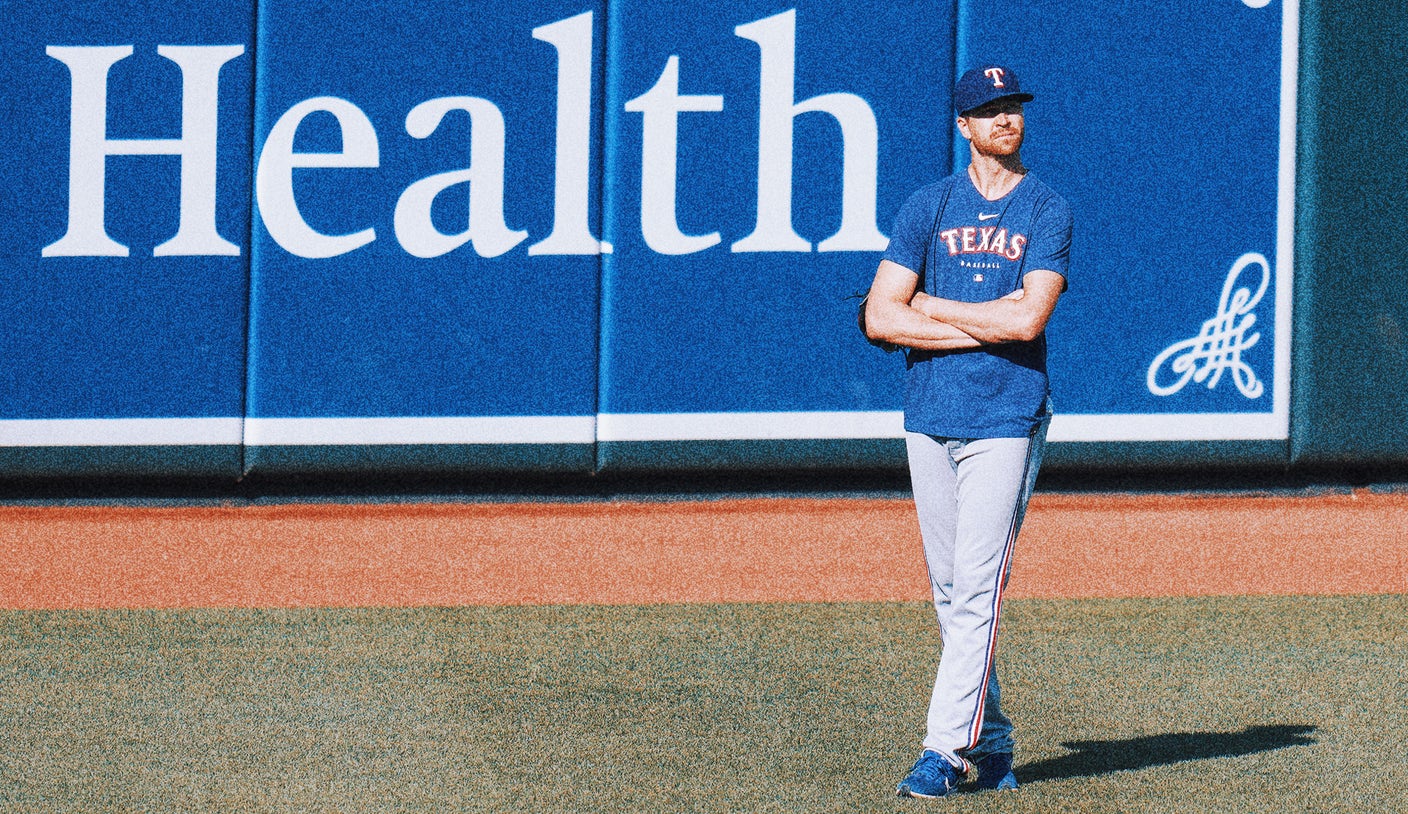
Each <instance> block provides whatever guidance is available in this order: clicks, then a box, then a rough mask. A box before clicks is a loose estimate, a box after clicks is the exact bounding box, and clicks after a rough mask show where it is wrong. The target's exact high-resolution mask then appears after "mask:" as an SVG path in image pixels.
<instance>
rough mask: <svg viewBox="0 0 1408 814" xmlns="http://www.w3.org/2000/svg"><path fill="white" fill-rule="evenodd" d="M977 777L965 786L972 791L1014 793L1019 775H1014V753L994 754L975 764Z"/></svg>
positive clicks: (985, 756)
mask: <svg viewBox="0 0 1408 814" xmlns="http://www.w3.org/2000/svg"><path fill="white" fill-rule="evenodd" d="M973 769H974V772H973V774H975V775H976V777H973V778H972V781H971V782H970V783H969V784H967V785H966V786H965V790H971V791H1012V790H1014V789H1016V788H1017V775H1015V774H1013V773H1012V753H1011V752H993V753H992V754H990V755H983V756H982V757H980V758H978V759H977V760H976V761H974V763H973Z"/></svg>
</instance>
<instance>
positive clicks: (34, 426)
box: [0, 418, 244, 447]
mask: <svg viewBox="0 0 1408 814" xmlns="http://www.w3.org/2000/svg"><path fill="white" fill-rule="evenodd" d="M243 424H244V421H243V420H242V419H239V418H57V419H48V418H44V419H9V420H3V421H0V447H136V446H223V445H229V446H238V445H239V444H240V443H241V440H242V438H243V431H242V425H243Z"/></svg>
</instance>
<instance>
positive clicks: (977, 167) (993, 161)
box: [968, 151, 1027, 201]
mask: <svg viewBox="0 0 1408 814" xmlns="http://www.w3.org/2000/svg"><path fill="white" fill-rule="evenodd" d="M1026 174H1027V168H1026V167H1024V166H1022V156H1021V154H1019V153H1014V154H1013V155H1002V156H994V155H985V154H983V153H979V152H977V151H974V152H973V160H972V162H971V163H970V164H969V165H968V177H969V178H971V179H972V180H973V186H974V187H976V188H977V190H978V194H979V195H982V196H983V197H984V198H987V199H988V200H989V201H995V200H997V199H999V198H1001V197H1003V196H1004V195H1006V194H1007V193H1009V192H1011V191H1012V189H1013V187H1015V186H1017V184H1018V183H1019V182H1021V180H1022V177H1023V176H1025V175H1026Z"/></svg>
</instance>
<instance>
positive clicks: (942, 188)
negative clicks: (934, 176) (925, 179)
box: [909, 173, 960, 202]
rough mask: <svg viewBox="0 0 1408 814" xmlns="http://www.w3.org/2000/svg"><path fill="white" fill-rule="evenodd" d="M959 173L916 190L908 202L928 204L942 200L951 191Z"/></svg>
mask: <svg viewBox="0 0 1408 814" xmlns="http://www.w3.org/2000/svg"><path fill="white" fill-rule="evenodd" d="M959 175H960V173H954V174H953V175H949V176H946V177H944V178H940V179H939V180H937V181H932V182H930V183H928V184H925V185H924V186H922V187H920V188H919V189H916V190H915V191H914V192H913V193H911V194H910V196H909V200H910V201H914V202H928V201H938V200H942V199H943V197H944V196H945V195H947V194H949V193H950V192H951V191H952V190H953V184H954V181H955V180H956V179H957V178H958V177H959Z"/></svg>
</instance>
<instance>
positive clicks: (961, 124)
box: [957, 116, 973, 141]
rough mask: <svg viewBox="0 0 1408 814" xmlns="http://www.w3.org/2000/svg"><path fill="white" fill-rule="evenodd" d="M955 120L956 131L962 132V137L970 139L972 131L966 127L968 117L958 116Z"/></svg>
mask: <svg viewBox="0 0 1408 814" xmlns="http://www.w3.org/2000/svg"><path fill="white" fill-rule="evenodd" d="M957 122H958V132H960V133H962V134H963V137H964V138H966V139H968V140H969V141H972V140H973V133H972V132H971V131H970V130H969V129H968V119H967V118H966V117H964V116H959V117H958V119H957Z"/></svg>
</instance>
